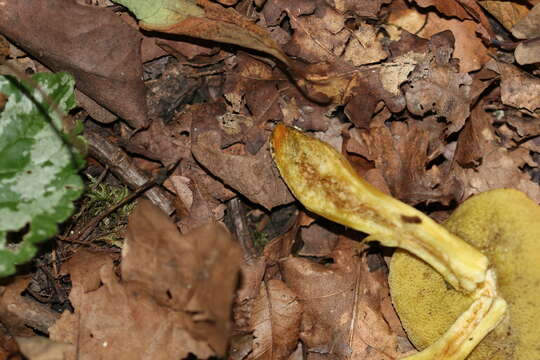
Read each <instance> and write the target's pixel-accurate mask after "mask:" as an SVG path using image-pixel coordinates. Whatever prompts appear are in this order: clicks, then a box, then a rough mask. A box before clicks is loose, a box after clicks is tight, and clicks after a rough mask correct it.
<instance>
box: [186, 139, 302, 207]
mask: <svg viewBox="0 0 540 360" xmlns="http://www.w3.org/2000/svg"><path fill="white" fill-rule="evenodd" d="M220 143H221V135H220V134H219V133H217V132H216V131H208V132H204V133H201V134H200V135H198V136H197V137H196V138H194V139H193V140H192V147H191V150H192V152H193V155H194V156H195V158H196V159H197V161H199V162H200V163H201V164H203V166H204V167H205V168H206V169H208V170H209V171H210V172H211V173H212V174H214V175H215V176H217V177H219V178H220V179H221V180H222V181H223V182H224V183H225V184H227V185H229V186H230V187H232V188H233V189H235V190H236V191H238V192H240V193H241V194H242V195H244V196H246V197H247V198H248V199H249V200H251V201H253V202H254V203H257V204H261V205H262V206H264V207H265V208H267V209H271V208H273V207H275V206H278V205H283V204H287V203H290V202H292V201H293V197H292V195H291V193H290V192H289V190H288V189H287V186H286V185H285V184H284V183H283V181H282V180H281V179H280V178H279V174H278V173H277V170H276V169H275V168H274V166H273V164H272V161H271V158H270V152H269V150H268V144H265V146H263V147H262V148H261V149H260V150H259V151H258V152H257V154H255V155H234V154H228V153H226V152H223V151H222V150H221V149H220V147H219V144H220Z"/></svg>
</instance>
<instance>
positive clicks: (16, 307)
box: [0, 276, 59, 336]
mask: <svg viewBox="0 0 540 360" xmlns="http://www.w3.org/2000/svg"><path fill="white" fill-rule="evenodd" d="M29 282H30V278H29V277H23V276H20V277H15V278H12V279H11V280H9V281H8V282H7V283H5V284H3V285H2V286H0V319H1V323H2V324H3V325H4V326H5V327H6V328H7V329H8V330H9V333H10V334H12V335H13V336H32V335H33V334H34V332H33V331H32V328H33V329H38V330H39V331H42V332H44V333H46V332H47V328H48V327H49V326H51V325H53V324H54V323H55V321H56V320H57V319H58V317H59V316H58V313H57V312H55V311H53V310H51V309H50V308H49V307H48V306H47V305H44V304H42V303H39V302H37V301H35V300H34V299H32V298H30V297H26V296H22V293H23V292H24V291H25V290H26V288H27V287H28V284H29Z"/></svg>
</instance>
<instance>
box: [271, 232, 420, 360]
mask: <svg viewBox="0 0 540 360" xmlns="http://www.w3.org/2000/svg"><path fill="white" fill-rule="evenodd" d="M364 250H365V246H363V245H361V244H359V243H357V242H354V241H351V240H348V239H343V238H342V239H340V241H339V242H338V244H337V245H336V247H335V249H334V250H333V252H332V253H331V254H329V257H330V258H331V259H332V260H333V262H332V263H330V264H327V265H323V264H318V263H316V262H313V261H310V260H308V259H305V258H289V259H287V260H285V261H284V262H283V264H282V269H283V270H282V271H283V276H284V280H285V282H286V283H287V285H288V286H289V287H290V288H291V289H292V290H293V291H294V292H295V293H297V294H298V296H299V298H300V299H301V303H302V304H303V306H304V315H303V318H302V333H301V339H302V342H303V343H304V345H305V347H306V351H307V359H336V358H337V359H344V358H350V359H373V360H375V359H385V360H390V359H395V358H396V357H398V356H400V355H401V356H403V355H405V353H406V352H407V351H409V350H410V347H409V348H405V349H402V348H400V346H399V345H398V335H397V334H395V333H393V330H392V329H391V328H390V327H389V326H388V322H387V320H386V319H385V317H384V315H383V313H382V312H381V308H380V306H381V304H382V303H383V302H384V301H383V299H384V298H387V297H388V287H387V285H386V280H385V274H384V269H385V267H384V266H381V265H382V264H381V263H378V264H377V261H379V262H380V261H382V260H381V259H380V258H378V256H377V255H368V254H367V253H366V252H364ZM401 336H403V334H401Z"/></svg>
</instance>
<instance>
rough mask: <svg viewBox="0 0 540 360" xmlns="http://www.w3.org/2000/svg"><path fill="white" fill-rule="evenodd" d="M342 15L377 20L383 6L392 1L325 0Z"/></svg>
mask: <svg viewBox="0 0 540 360" xmlns="http://www.w3.org/2000/svg"><path fill="white" fill-rule="evenodd" d="M325 2H326V3H327V4H328V5H330V6H332V7H333V8H334V9H336V10H337V11H339V12H340V13H342V14H344V13H347V12H349V13H352V14H355V15H357V16H358V17H360V18H370V19H376V18H377V15H378V14H379V11H380V9H381V6H382V5H383V4H388V3H390V0H325Z"/></svg>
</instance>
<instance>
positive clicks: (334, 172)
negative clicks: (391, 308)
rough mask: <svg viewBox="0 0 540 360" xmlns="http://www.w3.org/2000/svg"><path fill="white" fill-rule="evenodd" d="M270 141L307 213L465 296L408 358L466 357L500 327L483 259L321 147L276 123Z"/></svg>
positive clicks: (500, 304)
mask: <svg viewBox="0 0 540 360" xmlns="http://www.w3.org/2000/svg"><path fill="white" fill-rule="evenodd" d="M271 143H272V154H273V158H274V161H275V163H276V165H277V167H278V169H279V171H280V173H281V176H282V178H283V179H284V180H285V182H286V183H287V185H288V186H289V188H290V190H291V192H292V193H293V194H294V195H295V197H296V198H297V199H298V200H299V201H300V202H301V203H302V204H303V205H304V206H305V207H306V208H307V209H308V210H310V211H312V212H314V213H316V214H319V215H321V216H323V217H326V218H328V219H330V220H332V221H335V222H337V223H340V224H343V225H346V226H348V227H350V228H353V229H356V230H359V231H363V232H365V233H368V234H369V236H368V237H367V238H366V239H365V240H366V241H379V242H381V243H382V244H383V245H385V246H394V247H399V248H402V249H405V250H407V251H408V252H410V253H412V254H414V255H416V256H417V257H418V258H420V259H422V260H423V261H425V262H426V263H428V264H429V265H430V266H431V267H433V268H434V269H435V270H436V271H437V272H438V273H440V274H441V276H442V277H443V278H444V280H445V281H446V282H447V283H448V284H450V285H451V286H452V287H453V288H454V289H456V290H457V291H461V292H463V293H465V294H467V296H468V297H469V299H470V300H469V302H468V303H465V304H464V305H463V306H462V308H461V309H460V310H459V311H460V312H461V311H462V312H461V314H457V316H456V317H454V318H453V319H452V321H453V323H452V324H450V326H449V327H448V328H447V329H443V331H442V332H443V333H442V334H438V336H440V337H439V338H436V339H431V340H434V341H432V342H430V343H429V344H426V345H429V346H427V347H426V348H425V349H423V350H422V351H420V352H419V353H417V354H415V355H412V356H410V357H408V358H407V359H410V360H421V359H438V360H450V359H452V360H458V359H465V358H466V357H467V356H468V355H469V353H470V352H471V351H472V350H473V349H474V348H475V346H476V345H477V344H478V343H479V342H480V341H481V340H482V339H483V338H484V337H485V336H486V335H487V334H488V333H489V332H490V331H491V330H493V329H494V328H495V327H496V326H497V325H498V324H499V323H500V321H501V320H502V319H503V316H504V314H505V311H506V307H507V305H506V302H505V300H503V298H502V297H500V296H499V294H498V292H497V285H496V284H497V280H496V273H495V270H494V269H493V268H492V267H491V265H490V263H489V260H488V258H487V257H486V256H485V255H484V254H483V253H481V252H480V251H478V250H477V249H475V248H474V247H473V246H471V245H469V244H468V243H466V242H465V241H463V240H462V239H461V238H459V237H458V236H456V235H454V234H453V233H451V232H450V231H448V230H446V229H445V228H444V227H443V226H441V225H439V224H437V223H436V222H435V221H433V220H432V219H430V218H429V217H427V216H426V215H424V214H423V213H421V212H420V211H418V210H416V209H415V208H413V207H411V206H409V205H407V204H404V203H402V202H401V201H399V200H397V199H395V198H393V197H391V196H388V195H386V194H384V193H382V192H380V191H379V190H377V189H376V188H375V187H373V186H372V185H370V184H369V183H368V182H366V181H365V180H364V179H362V178H361V177H360V176H359V175H358V174H357V172H356V171H355V170H354V169H353V168H352V166H351V165H350V164H349V163H348V162H347V160H346V159H345V158H344V157H343V156H342V155H341V154H340V153H338V152H337V151H336V150H334V149H333V148H332V147H331V146H329V145H328V144H326V143H324V142H322V141H319V140H317V139H314V138H312V137H310V136H308V135H305V134H304V133H302V132H301V131H299V130H296V129H294V128H291V127H287V126H285V125H281V124H279V125H277V126H276V127H275V128H274V131H273V133H272V139H271ZM428 316H435V315H434V314H430V315H428ZM412 321H413V322H414V320H412Z"/></svg>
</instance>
